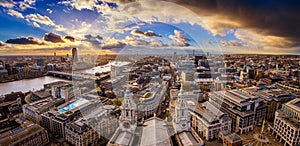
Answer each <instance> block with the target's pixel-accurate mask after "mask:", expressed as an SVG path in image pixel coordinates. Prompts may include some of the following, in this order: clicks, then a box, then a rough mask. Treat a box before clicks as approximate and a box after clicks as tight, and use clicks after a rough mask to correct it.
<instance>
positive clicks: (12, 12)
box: [7, 9, 24, 19]
mask: <svg viewBox="0 0 300 146" xmlns="http://www.w3.org/2000/svg"><path fill="white" fill-rule="evenodd" d="M7 14H8V15H11V16H15V17H17V18H22V19H24V16H23V15H22V13H20V12H18V11H15V10H12V9H10V10H8V12H7Z"/></svg>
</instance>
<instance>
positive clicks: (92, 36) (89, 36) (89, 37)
mask: <svg viewBox="0 0 300 146" xmlns="http://www.w3.org/2000/svg"><path fill="white" fill-rule="evenodd" d="M84 39H85V40H94V39H98V40H102V39H103V38H102V37H101V36H100V35H91V34H87V35H84Z"/></svg>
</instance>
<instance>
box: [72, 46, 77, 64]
mask: <svg viewBox="0 0 300 146" xmlns="http://www.w3.org/2000/svg"><path fill="white" fill-rule="evenodd" d="M72 59H73V62H77V61H78V54H77V49H76V48H73V49H72Z"/></svg>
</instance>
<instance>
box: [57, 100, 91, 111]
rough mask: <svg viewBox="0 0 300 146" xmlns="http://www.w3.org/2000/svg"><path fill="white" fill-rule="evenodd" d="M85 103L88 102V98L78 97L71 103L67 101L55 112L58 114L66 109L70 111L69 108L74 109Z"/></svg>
mask: <svg viewBox="0 0 300 146" xmlns="http://www.w3.org/2000/svg"><path fill="white" fill-rule="evenodd" d="M87 103H89V100H87V99H84V98H79V99H77V100H75V101H73V102H72V103H69V104H68V105H66V106H65V107H63V108H61V109H59V110H58V111H57V112H58V113H59V114H63V113H65V112H67V111H70V110H72V109H74V108H76V107H79V106H81V105H84V104H87Z"/></svg>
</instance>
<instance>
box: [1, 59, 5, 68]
mask: <svg viewBox="0 0 300 146" xmlns="http://www.w3.org/2000/svg"><path fill="white" fill-rule="evenodd" d="M3 69H5V66H4V62H3V61H2V60H0V70H3Z"/></svg>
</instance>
